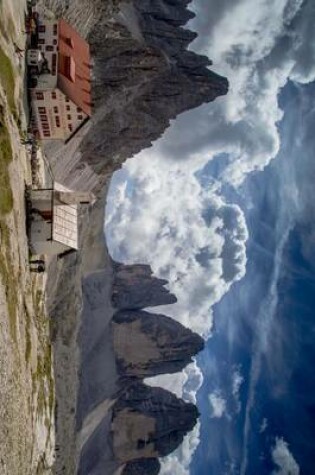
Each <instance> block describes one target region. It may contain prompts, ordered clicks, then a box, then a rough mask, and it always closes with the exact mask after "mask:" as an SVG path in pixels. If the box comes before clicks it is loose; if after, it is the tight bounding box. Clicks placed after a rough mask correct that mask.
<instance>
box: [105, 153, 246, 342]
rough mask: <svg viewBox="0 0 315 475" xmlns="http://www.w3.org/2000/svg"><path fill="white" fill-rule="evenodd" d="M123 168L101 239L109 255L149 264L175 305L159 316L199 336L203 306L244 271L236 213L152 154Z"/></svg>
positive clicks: (207, 318)
mask: <svg viewBox="0 0 315 475" xmlns="http://www.w3.org/2000/svg"><path fill="white" fill-rule="evenodd" d="M139 163H141V167H139V166H138V163H137V162H136V161H132V163H130V164H128V166H127V167H126V168H127V170H124V173H125V174H126V173H127V174H128V176H127V180H125V179H124V182H122V183H121V184H116V185H115V187H114V189H113V190H112V192H111V196H110V202H109V205H108V210H107V217H106V234H107V240H108V244H109V247H110V250H111V253H112V255H113V257H114V258H116V259H118V260H123V261H124V262H130V263H132V262H142V263H149V264H151V266H152V268H153V270H154V272H155V273H156V274H157V275H159V276H160V277H163V278H166V279H167V280H168V281H169V287H170V290H171V291H172V292H174V293H175V294H176V296H177V298H178V303H177V304H175V305H172V306H169V307H167V308H165V309H163V308H161V307H159V308H158V309H157V310H158V311H159V312H160V311H165V312H166V313H167V314H169V315H171V316H173V317H174V318H175V319H177V320H179V321H180V322H181V323H183V324H184V325H186V326H189V327H190V328H191V329H193V330H194V331H196V332H198V333H200V334H202V335H203V336H207V335H209V333H210V331H211V328H212V316H211V307H212V306H213V305H214V304H215V303H217V302H218V301H219V300H220V299H221V298H222V296H223V295H224V293H225V292H227V290H228V289H229V288H230V286H231V285H232V283H233V282H235V281H237V280H239V279H240V278H241V277H242V276H243V275H244V273H245V267H246V240H247V237H248V234H247V228H246V223H245V219H244V215H243V213H242V211H241V210H240V208H239V207H238V206H237V205H233V204H227V203H226V202H225V201H224V200H223V199H222V197H220V196H219V195H217V194H215V193H213V192H212V191H209V190H205V189H204V188H203V187H202V186H201V185H200V183H199V181H198V179H197V178H196V176H195V175H194V174H192V173H191V171H190V170H188V171H186V170H183V169H180V168H178V167H177V165H174V166H173V167H172V168H170V167H168V168H167V170H165V168H164V167H163V166H161V164H160V162H159V160H158V158H157V157H155V156H151V157H150V159H149V160H148V159H146V157H143V159H142V160H141V162H140V160H139Z"/></svg>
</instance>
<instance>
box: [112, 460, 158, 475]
mask: <svg viewBox="0 0 315 475" xmlns="http://www.w3.org/2000/svg"><path fill="white" fill-rule="evenodd" d="M160 468H161V464H160V462H159V460H158V459H155V458H147V459H144V458H143V459H138V460H134V461H132V462H128V463H127V464H126V466H125V467H124V469H123V471H122V474H121V475H143V474H145V475H157V474H158V473H159V471H160Z"/></svg>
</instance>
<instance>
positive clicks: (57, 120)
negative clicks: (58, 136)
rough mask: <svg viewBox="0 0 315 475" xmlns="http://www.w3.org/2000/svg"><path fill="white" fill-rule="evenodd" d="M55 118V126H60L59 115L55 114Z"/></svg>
mask: <svg viewBox="0 0 315 475" xmlns="http://www.w3.org/2000/svg"><path fill="white" fill-rule="evenodd" d="M55 120H56V127H60V117H59V115H56V117H55Z"/></svg>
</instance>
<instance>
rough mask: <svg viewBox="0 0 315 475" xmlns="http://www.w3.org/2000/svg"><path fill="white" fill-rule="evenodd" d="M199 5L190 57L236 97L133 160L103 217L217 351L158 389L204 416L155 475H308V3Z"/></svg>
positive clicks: (177, 127) (312, 11) (209, 349)
mask: <svg viewBox="0 0 315 475" xmlns="http://www.w3.org/2000/svg"><path fill="white" fill-rule="evenodd" d="M192 8H193V9H194V10H195V12H196V14H197V16H196V19H195V20H193V21H192V23H191V25H190V26H191V28H193V29H195V30H196V31H198V33H199V37H198V39H197V40H196V41H195V42H194V43H193V44H192V48H193V49H195V50H196V51H198V52H201V53H203V54H207V55H208V56H209V57H210V58H211V59H212V60H213V63H214V65H213V69H214V70H215V71H216V72H219V73H221V74H223V75H225V76H227V77H228V79H229V81H230V90H229V93H228V95H227V96H226V97H223V98H219V99H217V100H216V101H215V102H214V103H211V104H209V105H204V106H202V107H200V108H198V109H197V110H194V111H190V112H187V113H185V114H182V115H181V116H180V117H179V118H178V119H177V120H176V121H174V122H173V123H172V125H171V127H170V128H169V129H168V130H167V131H166V132H165V134H164V136H163V137H162V139H160V140H159V141H157V142H156V143H155V144H154V146H153V147H152V148H151V149H147V150H144V151H143V152H141V153H140V154H139V155H138V156H137V157H134V158H133V159H131V160H129V161H128V162H127V163H126V164H125V165H124V167H123V169H122V170H121V171H120V172H118V173H116V174H115V176H114V178H113V180H112V185H111V190H110V194H109V198H108V207H107V216H106V235H107V241H108V245H109V249H110V252H111V254H112V255H113V257H114V258H115V259H118V260H121V261H124V262H130V263H131V262H145V263H149V264H150V265H151V266H152V268H153V270H154V272H155V273H156V274H157V275H159V276H162V277H164V278H167V279H168V280H169V282H170V284H169V286H170V289H171V290H172V291H173V292H174V293H175V294H176V295H177V297H178V303H177V304H176V305H173V306H171V307H165V308H163V309H162V310H163V311H164V312H165V313H166V314H168V315H171V316H172V317H173V318H175V319H177V320H178V321H180V322H181V323H183V324H184V325H186V326H189V327H190V328H192V329H193V330H194V331H197V332H198V333H200V334H202V335H203V336H204V337H205V338H206V339H207V341H208V342H207V346H206V349H205V351H204V352H203V353H202V354H201V355H200V357H198V360H197V362H196V363H195V364H193V365H191V366H190V367H188V368H187V369H186V370H185V371H184V372H183V373H181V374H178V375H175V376H171V377H167V376H166V377H159V378H158V380H157V381H156V382H155V384H163V386H164V387H166V388H169V389H170V390H173V391H174V392H176V394H178V395H180V396H183V397H185V398H186V399H189V400H192V401H196V400H197V402H198V405H199V407H200V409H201V412H202V417H201V424H200V425H198V426H197V427H196V429H195V430H194V431H193V432H192V433H191V434H189V436H188V437H187V438H186V440H185V442H184V444H183V446H182V447H181V448H180V449H179V450H178V451H177V452H176V453H174V454H172V456H170V457H168V458H167V459H166V460H164V461H163V468H162V474H164V475H188V474H190V473H191V474H194V475H203V474H204V473H207V474H209V473H214V474H215V475H220V474H229V473H231V474H233V473H236V474H244V475H245V474H251V473H261V474H262V475H264V474H265V473H266V474H269V473H270V474H280V475H285V474H289V473H292V474H293V475H296V474H299V473H302V474H304V473H306V474H307V475H308V473H309V474H311V473H312V472H311V471H310V465H309V463H310V462H309V455H308V454H309V453H310V451H311V450H312V449H313V445H312V444H313V440H312V437H313V436H314V434H313V433H312V417H313V412H314V411H313V406H312V404H313V394H312V391H311V388H310V384H309V383H308V381H309V379H310V378H309V374H310V373H309V372H310V368H311V361H312V359H313V356H314V355H313V353H312V350H311V345H310V344H309V343H308V337H307V335H312V334H313V327H312V310H311V308H312V306H313V297H312V295H313V275H314V264H315V261H314V257H313V254H314V252H313V242H314V241H315V232H314V231H315V230H314V229H313V221H314V211H315V210H314V206H315V205H314V204H313V203H314V199H313V194H314V193H313V188H314V182H315V167H314V165H313V162H314V157H313V154H314V149H315V148H314V139H313V129H314V126H313V124H314V113H313V109H314V90H315V87H314V85H313V83H312V82H313V81H314V79H315V30H314V27H313V25H314V18H315V4H314V2H312V1H303V0H279V1H277V2H275V1H271V0H259V1H257V2H256V1H255V2H253V1H250V0H233V1H232V0H224V1H216V0H211V1H210V2H209V0H196V1H195V2H193V3H192ZM159 311H161V309H159ZM152 384H153V383H152ZM304 388H305V389H304ZM306 392H307V397H306V396H305V393H306ZM299 421H300V423H299ZM308 421H310V422H308ZM296 427H298V431H296V433H294V432H295V428H296ZM299 467H301V469H300V468H299Z"/></svg>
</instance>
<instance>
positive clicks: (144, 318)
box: [112, 310, 204, 378]
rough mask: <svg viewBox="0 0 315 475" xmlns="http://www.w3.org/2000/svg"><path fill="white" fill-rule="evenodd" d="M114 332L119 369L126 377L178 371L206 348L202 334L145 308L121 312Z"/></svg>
mask: <svg viewBox="0 0 315 475" xmlns="http://www.w3.org/2000/svg"><path fill="white" fill-rule="evenodd" d="M112 334H113V342H114V351H115V355H116V361H117V369H118V372H119V373H120V374H121V375H123V376H125V377H126V376H127V377H137V378H145V377H149V376H155V375H158V374H163V373H168V374H171V373H177V372H179V371H181V370H182V369H184V368H185V366H186V365H187V364H189V363H191V362H192V357H193V356H194V355H195V354H196V353H198V352H199V351H201V350H202V349H203V347H204V341H203V339H202V338H201V337H200V336H199V335H197V334H196V333H193V332H192V331H191V330H189V329H188V328H185V327H184V326H183V325H181V324H180V323H178V322H176V321H175V320H173V319H172V318H169V317H166V316H165V315H156V314H151V313H149V312H145V311H143V310H137V311H134V310H133V311H132V310H131V311H130V310H125V311H120V312H117V313H116V314H115V315H114V318H113V321H112ZM139 348H141V351H139Z"/></svg>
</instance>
